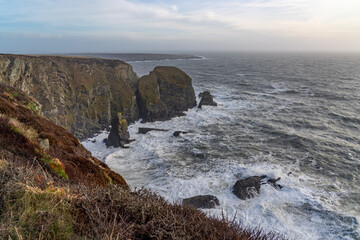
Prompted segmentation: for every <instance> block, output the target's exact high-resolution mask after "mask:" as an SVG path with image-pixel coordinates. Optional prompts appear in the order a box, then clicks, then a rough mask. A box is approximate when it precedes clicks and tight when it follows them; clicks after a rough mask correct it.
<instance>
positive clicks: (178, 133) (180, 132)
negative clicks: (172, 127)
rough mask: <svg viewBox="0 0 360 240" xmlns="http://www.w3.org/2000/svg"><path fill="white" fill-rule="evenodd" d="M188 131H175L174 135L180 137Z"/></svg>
mask: <svg viewBox="0 0 360 240" xmlns="http://www.w3.org/2000/svg"><path fill="white" fill-rule="evenodd" d="M186 133H187V132H183V131H175V132H174V134H173V135H174V136H175V137H178V136H180V134H186Z"/></svg>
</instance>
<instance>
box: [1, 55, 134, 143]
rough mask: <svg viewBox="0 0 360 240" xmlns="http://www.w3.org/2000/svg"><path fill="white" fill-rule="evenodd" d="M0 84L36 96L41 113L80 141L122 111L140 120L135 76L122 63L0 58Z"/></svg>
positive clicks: (57, 58)
mask: <svg viewBox="0 0 360 240" xmlns="http://www.w3.org/2000/svg"><path fill="white" fill-rule="evenodd" d="M0 83H3V84H6V85H9V86H12V87H15V88H18V89H20V90H22V91H24V92H25V93H27V94H31V95H32V96H34V97H35V98H36V99H37V100H38V102H39V103H40V104H41V106H42V112H43V114H44V116H46V117H47V118H48V119H49V120H51V121H52V122H54V123H56V124H58V125H61V126H63V127H64V128H65V129H66V130H68V131H70V132H71V133H73V134H74V135H75V136H77V137H78V138H80V139H83V138H86V137H88V136H91V135H92V134H93V133H95V132H97V131H98V130H100V129H104V128H106V127H108V126H109V125H110V122H111V119H112V116H116V115H117V113H118V112H121V113H122V114H123V116H124V117H125V118H126V119H127V121H128V122H133V121H134V120H137V119H138V118H139V114H138V106H137V101H136V96H135V91H136V87H137V76H136V74H135V73H134V72H133V70H132V67H131V66H130V65H129V64H127V63H125V62H122V61H118V60H105V59H96V58H81V57H59V56H22V55H0Z"/></svg>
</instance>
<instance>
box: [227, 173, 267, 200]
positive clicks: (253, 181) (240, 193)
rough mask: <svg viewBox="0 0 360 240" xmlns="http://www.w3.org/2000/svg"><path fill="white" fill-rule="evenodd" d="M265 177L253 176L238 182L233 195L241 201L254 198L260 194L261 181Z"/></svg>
mask: <svg viewBox="0 0 360 240" xmlns="http://www.w3.org/2000/svg"><path fill="white" fill-rule="evenodd" d="M263 178H264V176H261V177H259V176H252V177H248V178H245V179H240V180H238V181H237V182H236V183H235V185H234V189H233V193H234V194H235V195H236V196H237V197H238V198H240V199H242V200H246V199H248V198H253V197H254V196H255V195H257V194H259V193H260V186H261V180H262V179H263Z"/></svg>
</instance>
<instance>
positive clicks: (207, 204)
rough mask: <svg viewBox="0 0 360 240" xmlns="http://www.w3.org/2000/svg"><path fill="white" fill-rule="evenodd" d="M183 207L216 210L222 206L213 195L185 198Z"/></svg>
mask: <svg viewBox="0 0 360 240" xmlns="http://www.w3.org/2000/svg"><path fill="white" fill-rule="evenodd" d="M183 205H192V206H194V207H196V208H215V207H216V206H217V205H220V202H219V199H218V198H217V197H215V196H212V195H199V196H195V197H191V198H185V199H184V200H183Z"/></svg>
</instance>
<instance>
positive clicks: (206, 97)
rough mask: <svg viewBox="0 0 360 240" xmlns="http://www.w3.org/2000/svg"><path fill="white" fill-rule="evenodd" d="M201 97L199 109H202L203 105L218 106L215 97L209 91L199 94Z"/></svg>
mask: <svg viewBox="0 0 360 240" xmlns="http://www.w3.org/2000/svg"><path fill="white" fill-rule="evenodd" d="M199 97H200V98H201V100H200V103H199V106H198V108H201V107H202V106H203V105H209V106H217V103H216V102H214V100H213V96H212V95H211V94H210V92H209V91H204V92H202V93H199Z"/></svg>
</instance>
